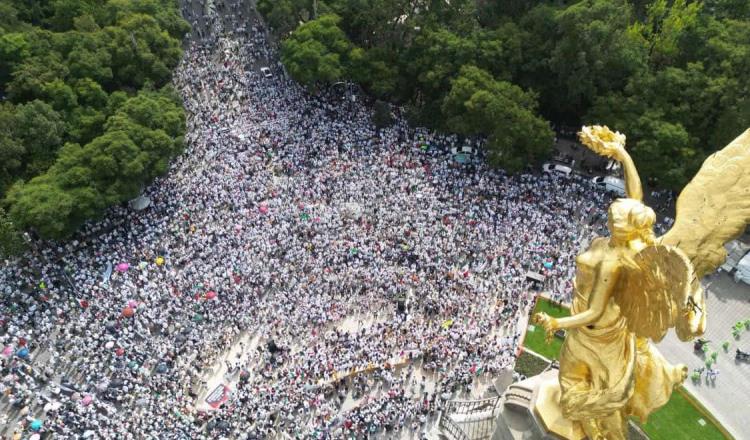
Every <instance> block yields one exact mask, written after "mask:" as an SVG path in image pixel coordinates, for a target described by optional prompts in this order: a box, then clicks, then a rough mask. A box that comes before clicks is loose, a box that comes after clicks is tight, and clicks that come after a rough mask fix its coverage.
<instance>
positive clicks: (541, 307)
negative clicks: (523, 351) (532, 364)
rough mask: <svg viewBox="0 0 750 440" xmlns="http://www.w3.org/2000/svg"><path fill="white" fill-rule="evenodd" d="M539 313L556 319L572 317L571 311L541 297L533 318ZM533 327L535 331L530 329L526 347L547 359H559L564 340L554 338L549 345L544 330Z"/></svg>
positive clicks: (527, 333)
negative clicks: (545, 340) (545, 339)
mask: <svg viewBox="0 0 750 440" xmlns="http://www.w3.org/2000/svg"><path fill="white" fill-rule="evenodd" d="M537 312H544V313H546V314H548V315H550V316H554V317H555V318H560V317H563V316H570V311H568V309H567V308H564V307H558V306H557V305H555V304H554V303H551V302H549V301H547V300H546V299H544V298H541V297H539V298H538V299H537V301H536V306H535V307H534V311H533V312H532V316H533V314H534V313H537ZM531 325H533V326H534V327H533V328H534V331H531V327H529V331H527V332H526V339H525V340H524V341H523V345H524V347H527V348H529V349H530V350H532V351H534V352H535V353H539V354H541V355H542V356H544V357H546V358H547V359H558V358H559V355H560V347H562V341H563V340H562V339H560V338H558V337H553V338H552V341H551V342H550V343H549V344H547V343H546V342H544V328H543V327H542V326H539V325H535V324H531Z"/></svg>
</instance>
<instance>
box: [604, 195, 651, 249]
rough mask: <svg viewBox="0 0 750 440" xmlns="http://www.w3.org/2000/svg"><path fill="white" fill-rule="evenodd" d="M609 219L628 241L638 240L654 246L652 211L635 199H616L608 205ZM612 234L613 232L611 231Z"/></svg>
mask: <svg viewBox="0 0 750 440" xmlns="http://www.w3.org/2000/svg"><path fill="white" fill-rule="evenodd" d="M609 218H610V220H611V221H612V226H613V227H614V228H615V229H617V230H619V231H622V232H623V233H624V234H625V235H626V236H627V237H628V240H633V239H636V238H640V239H641V240H643V241H644V242H645V243H647V244H654V241H655V240H656V238H655V236H654V229H653V227H654V223H655V222H656V214H655V213H654V210H653V209H651V208H649V207H648V206H646V205H644V204H643V202H641V201H640V200H636V199H617V200H615V201H614V202H612V204H611V205H609ZM612 232H614V231H612Z"/></svg>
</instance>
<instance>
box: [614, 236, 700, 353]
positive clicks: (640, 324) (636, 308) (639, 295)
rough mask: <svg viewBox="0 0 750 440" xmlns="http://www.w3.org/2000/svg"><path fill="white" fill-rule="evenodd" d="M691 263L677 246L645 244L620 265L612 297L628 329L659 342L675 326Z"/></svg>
mask: <svg viewBox="0 0 750 440" xmlns="http://www.w3.org/2000/svg"><path fill="white" fill-rule="evenodd" d="M693 278H694V275H693V267H692V265H691V264H690V261H689V260H688V258H687V256H686V255H685V254H684V253H683V252H682V251H681V250H680V249H678V248H675V247H672V246H665V245H660V244H657V245H653V246H647V247H646V248H644V249H643V250H641V251H640V252H638V253H637V254H636V255H635V257H633V258H632V259H631V260H630V261H628V262H626V264H625V265H624V267H623V273H622V275H621V276H620V280H619V281H618V283H619V285H618V286H617V288H616V289H614V299H615V301H616V302H617V305H618V306H619V307H620V312H621V313H622V315H623V316H624V317H625V318H626V321H627V326H628V329H629V330H630V331H631V332H633V333H635V334H636V336H638V337H643V338H650V339H652V340H654V341H655V342H659V341H661V340H662V339H663V338H664V335H666V334H667V331H668V330H669V329H670V328H672V327H675V326H676V325H677V324H678V322H679V318H680V317H681V316H682V313H683V311H684V308H685V304H686V303H687V302H688V297H689V296H690V294H691V291H692V288H691V282H692V280H693Z"/></svg>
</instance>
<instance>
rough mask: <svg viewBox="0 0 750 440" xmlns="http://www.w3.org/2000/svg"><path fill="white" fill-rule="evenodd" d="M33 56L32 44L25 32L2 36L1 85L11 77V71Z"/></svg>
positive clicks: (0, 50) (0, 53)
mask: <svg viewBox="0 0 750 440" xmlns="http://www.w3.org/2000/svg"><path fill="white" fill-rule="evenodd" d="M29 56H31V45H30V44H29V42H28V40H27V39H26V36H25V35H24V34H23V33H12V34H5V35H2V36H0V87H2V86H3V85H4V84H5V83H6V82H8V81H9V80H10V78H11V72H12V71H13V69H14V68H15V67H16V66H17V65H18V64H20V63H21V62H22V61H23V60H25V59H26V58H28V57H29Z"/></svg>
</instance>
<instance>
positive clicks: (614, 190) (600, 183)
mask: <svg viewBox="0 0 750 440" xmlns="http://www.w3.org/2000/svg"><path fill="white" fill-rule="evenodd" d="M591 181H592V182H594V185H595V186H596V187H597V188H600V189H602V190H604V191H606V192H608V193H610V194H614V195H616V196H619V197H625V195H626V192H625V182H624V181H623V180H622V179H620V178H619V177H614V176H596V177H594V178H593V179H591Z"/></svg>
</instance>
